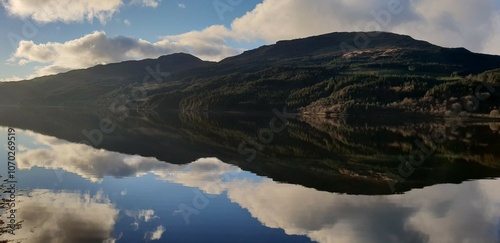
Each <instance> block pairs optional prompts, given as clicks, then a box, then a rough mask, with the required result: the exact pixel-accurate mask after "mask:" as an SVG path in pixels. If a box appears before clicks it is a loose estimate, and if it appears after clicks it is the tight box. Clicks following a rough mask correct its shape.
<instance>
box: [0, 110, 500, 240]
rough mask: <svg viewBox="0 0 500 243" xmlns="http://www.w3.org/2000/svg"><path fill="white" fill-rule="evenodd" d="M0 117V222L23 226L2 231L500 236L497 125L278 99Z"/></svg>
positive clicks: (19, 234) (80, 235) (166, 236)
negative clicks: (184, 108)
mask: <svg viewBox="0 0 500 243" xmlns="http://www.w3.org/2000/svg"><path fill="white" fill-rule="evenodd" d="M0 117H1V118H0V139H1V140H0V144H2V147H4V148H5V149H3V150H1V152H0V158H2V159H1V160H0V161H1V162H2V163H1V165H0V175H2V176H3V177H2V178H1V179H2V181H3V182H4V183H3V188H4V189H3V191H4V193H3V195H2V196H3V197H4V198H6V197H9V192H8V189H9V186H10V184H15V186H16V191H15V207H14V208H15V209H16V211H15V212H4V214H3V215H2V219H3V221H4V224H3V225H2V229H3V230H5V229H7V230H8V227H7V226H6V223H7V224H8V222H9V220H10V219H9V217H15V220H16V224H17V226H19V227H18V228H16V229H15V230H14V231H13V233H15V235H12V234H10V233H8V232H4V233H3V235H2V236H0V237H2V239H8V240H19V241H20V242H150V241H153V242H155V241H156V242H499V241H500V194H499V193H498V188H499V187H500V180H499V179H498V178H500V150H499V149H498V146H499V144H500V140H499V139H498V138H499V136H500V134H499V127H500V123H494V122H484V121H467V120H460V121H457V120H441V119H438V120H425V119H416V118H413V119H402V118H401V117H399V118H398V117H377V118H369V117H336V118H324V117H317V116H309V117H297V116H294V115H293V114H286V112H284V110H283V109H275V110H274V111H270V112H269V113H264V114H251V115H250V114H207V113H186V112H183V113H176V112H166V113H162V114H157V113H147V112H140V113H139V112H131V111H128V112H126V113H124V114H122V116H116V115H115V114H110V113H109V112H106V111H85V110H64V109H49V110H43V111H42V110H37V109H33V110H22V111H21V110H18V109H17V108H8V109H3V110H1V111H0ZM9 128H12V129H14V130H15V137H16V149H15V150H16V158H15V162H16V170H15V172H14V175H15V178H16V182H15V183H10V184H9V182H8V178H7V175H8V174H9V169H8V164H7V160H8V150H9V148H8V146H7V145H8V144H7V138H8V137H9V133H11V132H9ZM4 179H5V180H4ZM6 191H7V192H6ZM12 215H13V216H12Z"/></svg>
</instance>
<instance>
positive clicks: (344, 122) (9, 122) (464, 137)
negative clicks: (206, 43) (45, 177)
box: [0, 108, 500, 195]
mask: <svg viewBox="0 0 500 243" xmlns="http://www.w3.org/2000/svg"><path fill="white" fill-rule="evenodd" d="M5 109H6V108H2V109H0V124H1V125H5V126H15V127H18V128H22V129H27V130H31V131H34V132H37V133H39V134H44V135H49V136H54V137H57V138H60V139H64V140H66V141H70V142H74V143H81V142H82V141H86V139H87V138H86V136H85V135H84V134H83V133H82V131H92V130H95V129H96V128H98V127H99V123H100V121H101V119H103V118H107V119H109V120H111V121H112V122H113V124H114V125H116V129H115V130H114V131H113V132H111V133H109V134H103V138H102V143H100V144H96V145H93V146H94V148H97V149H104V150H106V151H110V152H115V154H110V153H102V151H100V150H91V147H88V146H83V145H80V146H76V145H71V146H67V145H64V144H60V145H57V144H52V145H50V146H52V147H53V148H52V150H51V151H53V152H49V151H47V150H43V149H42V150H40V149H35V150H32V151H30V152H29V153H28V154H25V155H24V156H36V157H37V158H40V159H41V160H44V161H45V163H46V166H48V167H49V168H52V167H54V166H52V167H51V164H52V163H56V162H55V161H59V162H57V164H58V166H59V168H63V167H65V168H66V169H67V170H68V171H79V173H80V174H81V175H82V176H85V177H86V178H88V179H92V180H96V179H97V180H98V179H99V178H102V177H103V175H105V174H109V175H114V176H117V177H120V176H128V175H132V174H134V173H136V171H151V170H154V169H155V168H154V167H159V168H160V169H164V167H162V166H166V165H157V164H156V163H155V162H156V161H158V160H159V161H167V162H169V163H171V164H172V165H174V164H179V165H182V164H188V163H190V162H192V161H196V160H198V159H199V158H207V157H216V158H219V159H220V160H222V161H224V162H226V163H229V164H232V165H234V166H237V167H239V168H241V169H243V170H246V171H250V172H252V173H255V174H257V175H259V176H264V177H269V178H272V179H273V180H275V181H280V182H287V183H292V184H300V185H303V186H306V187H309V188H315V189H318V190H321V191H330V192H339V193H347V194H363V195H382V194H393V193H395V192H405V191H409V190H411V189H414V188H422V187H425V186H430V185H434V184H439V183H460V182H463V181H467V180H471V179H484V178H496V177H499V176H500V162H499V161H500V150H498V149H497V148H498V143H499V140H498V136H499V132H498V125H499V123H479V122H467V123H464V124H459V125H460V126H458V127H457V128H456V129H454V128H453V126H454V124H450V123H449V122H447V121H428V120H413V121H406V120H400V119H387V118H378V119H371V118H370V119H360V118H349V117H347V118H328V119H325V118H320V117H299V118H297V119H292V118H289V122H288V124H287V126H286V129H285V130H283V131H282V132H279V133H275V134H273V140H272V141H271V142H270V143H267V144H266V143H261V142H260V140H259V137H258V136H259V131H261V130H262V129H264V128H266V127H267V128H269V122H270V120H271V119H272V118H273V117H274V114H272V112H271V114H254V115H246V114H239V115H234V114H233V115H228V114H205V113H177V112H170V113H169V112H167V113H166V114H156V113H153V114H149V113H146V114H139V113H133V112H130V114H129V116H128V117H126V119H123V117H122V118H116V117H112V116H110V114H109V111H107V112H106V111H97V110H94V111H88V110H60V109H41V110H29V109H26V110H17V109H15V108H10V110H9V109H7V110H5ZM4 114H7V115H4ZM433 131H440V132H442V133H443V134H444V138H445V142H444V143H440V144H437V143H435V142H434V141H433V138H432V132H433ZM87 143H88V141H87ZM422 148H426V149H427V150H429V151H430V153H431V154H430V155H429V156H426V157H425V159H424V161H423V163H422V164H421V165H420V166H418V168H416V170H415V171H414V173H411V175H410V176H408V177H405V178H404V180H401V172H400V171H399V166H400V165H401V164H402V160H408V158H409V156H410V155H411V153H412V152H415V151H417V152H418V151H419V150H421V149H422ZM65 151H69V152H68V153H66V152H65ZM254 152H255V154H254V155H255V156H254V159H253V160H251V161H250V162H249V161H248V159H249V158H250V155H251V154H253V153H254ZM124 154H131V155H138V156H141V157H143V158H148V160H150V162H149V163H146V162H143V163H141V164H140V166H142V167H141V168H139V167H137V166H139V165H136V164H134V163H135V162H134V159H127V161H123V160H124V159H125V158H123V156H125V155H124ZM120 156H121V157H122V158H120ZM85 158H92V159H91V160H92V161H102V162H103V163H98V164H96V165H95V167H88V166H87V161H86V160H89V159H85ZM401 158H403V159H401ZM104 161H106V163H104ZM117 161H118V162H119V163H118V164H117ZM23 163H27V166H29V163H35V162H33V160H31V159H29V158H28V159H25V160H23ZM149 166H152V167H149ZM97 167H99V168H97ZM170 167H171V168H172V170H177V169H178V168H177V169H176V167H175V166H170ZM179 168H181V167H179ZM86 170H88V171H86ZM93 170H94V171H93ZM99 173H101V174H99ZM392 184H395V188H394V189H396V191H394V190H393V188H391V187H390V186H389V185H392Z"/></svg>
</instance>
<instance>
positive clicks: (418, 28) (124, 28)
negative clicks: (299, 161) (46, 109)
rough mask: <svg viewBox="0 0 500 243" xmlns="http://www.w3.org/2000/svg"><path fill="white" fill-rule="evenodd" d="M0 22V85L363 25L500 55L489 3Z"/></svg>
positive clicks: (253, 8) (130, 8) (19, 12)
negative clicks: (393, 8)
mask: <svg viewBox="0 0 500 243" xmlns="http://www.w3.org/2000/svg"><path fill="white" fill-rule="evenodd" d="M391 4H392V5H393V6H394V5H395V6H397V9H398V11H392V12H391V8H390V6H391ZM44 9H45V11H44ZM387 17H388V18H389V19H387ZM381 18H382V19H383V21H381ZM384 18H385V19H384ZM0 23H1V24H2V25H1V26H2V27H1V28H0V59H1V62H0V70H1V72H0V81H13V80H19V79H25V78H33V77H37V76H43V75H48V74H54V73H59V72H64V71H68V70H72V69H79V68H87V67H90V66H94V65H97V64H102V63H111V62H120V61H124V60H131V59H143V58H156V57H158V56H161V55H167V54H171V53H175V52H187V53H190V54H193V55H195V56H198V57H200V58H201V59H204V60H213V61H218V60H221V59H223V58H225V57H228V56H232V55H237V54H239V53H241V52H242V51H244V50H246V49H252V48H255V47H258V46H261V45H263V44H272V43H275V42H276V41H278V40H282V39H293V38H302V37H307V36H311V35H318V34H323V33H329V32H335V31H371V30H373V29H370V28H369V27H368V26H372V27H373V26H375V27H376V29H375V30H381V31H390V32H395V33H400V34H408V35H411V36H413V37H414V38H416V39H423V40H427V41H429V42H432V43H434V44H438V45H441V46H445V47H466V48H468V49H470V50H472V51H475V52H482V53H490V54H500V45H498V43H500V3H499V2H498V1H497V0H477V1H469V0H438V1H436V0H419V1H412V0H351V1H346V0H315V1H309V0H206V1H199V0H181V1H171V0H102V1H94V0H46V1H42V2H40V1H38V0H2V1H0ZM27 26H34V28H31V29H30V28H26V27H27ZM24 30H29V31H31V30H35V31H34V32H29V31H28V32H26V31H24ZM13 36H17V37H16V38H12V37H13Z"/></svg>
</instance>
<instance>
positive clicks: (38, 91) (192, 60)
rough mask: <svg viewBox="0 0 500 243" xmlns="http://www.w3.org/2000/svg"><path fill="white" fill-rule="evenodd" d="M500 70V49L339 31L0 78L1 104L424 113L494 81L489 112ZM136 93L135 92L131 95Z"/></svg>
mask: <svg viewBox="0 0 500 243" xmlns="http://www.w3.org/2000/svg"><path fill="white" fill-rule="evenodd" d="M361 37H364V38H361ZM157 66H158V67H159V70H160V71H161V72H168V73H169V75H164V76H162V77H161V79H155V78H151V77H149V78H147V77H148V75H150V74H149V71H147V69H146V68H147V67H150V69H149V70H151V69H153V70H155V71H156V67H157ZM499 73H500V56H494V55H486V54H477V53H472V52H470V51H468V50H466V49H464V48H443V47H439V46H436V45H433V44H430V43H428V42H425V41H421V40H415V39H413V38H412V37H410V36H405V35H397V34H393V33H385V32H349V33H347V32H343V33H330V34H325V35H320V36H313V37H308V38H303V39H297V40H287V41H279V42H277V43H276V44H274V45H267V46H262V47H260V48H257V49H254V50H249V51H246V52H244V53H242V54H240V55H237V56H234V57H229V58H226V59H224V60H222V61H220V62H217V63H213V62H204V61H201V60H199V59H198V58H196V57H193V56H190V55H188V54H173V55H168V56H163V57H160V58H159V59H157V60H151V59H150V60H143V61H131V62H123V63H117V64H109V65H101V66H96V67H92V68H89V69H85V70H75V71H71V72H68V73H64V74H58V75H53V76H48V77H42V78H37V79H34V80H31V81H24V82H18V83H8V84H1V85H0V104H2V105H24V106H94V107H107V106H109V105H110V104H122V105H123V106H126V107H129V108H136V107H137V105H138V106H139V107H140V108H143V109H154V110H166V109H169V110H201V111H241V112H247V111H262V110H269V109H272V108H277V107H278V108H281V107H285V106H286V107H288V108H289V110H291V111H297V112H305V113H321V114H324V113H327V114H329V113H360V112H363V113H365V114H368V113H371V114H383V113H395V112H396V113H398V114H399V113H411V114H427V115H428V114H441V113H444V112H445V111H446V110H448V109H450V108H451V106H453V105H454V104H456V103H463V102H467V99H468V98H466V97H467V96H469V95H474V90H475V88H476V87H477V86H478V85H479V84H480V82H488V83H489V84H490V85H492V86H493V87H498V88H497V89H495V90H496V92H494V93H493V94H490V95H489V98H488V99H486V100H484V101H482V102H481V104H480V105H479V107H478V109H476V110H475V111H474V112H475V113H485V114H489V113H490V112H491V111H492V110H496V109H498V107H499V106H500V99H499V96H498V93H499V92H498V90H500V86H499V85H500V79H499V77H500V75H499ZM143 81H145V82H143ZM137 90H140V91H141V96H140V97H136V96H137V95H135V96H134V95H131V94H134V93H136V91H137ZM483 91H484V90H483ZM131 97H132V98H131Z"/></svg>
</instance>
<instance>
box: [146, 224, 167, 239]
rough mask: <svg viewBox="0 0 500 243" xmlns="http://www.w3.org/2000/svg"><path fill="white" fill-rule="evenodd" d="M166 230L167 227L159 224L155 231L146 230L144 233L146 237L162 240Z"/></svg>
mask: <svg viewBox="0 0 500 243" xmlns="http://www.w3.org/2000/svg"><path fill="white" fill-rule="evenodd" d="M164 232H165V227H163V226H162V225H160V226H158V228H156V230H155V231H153V232H146V234H145V235H144V239H150V240H160V239H161V236H162V235H163V233H164Z"/></svg>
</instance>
